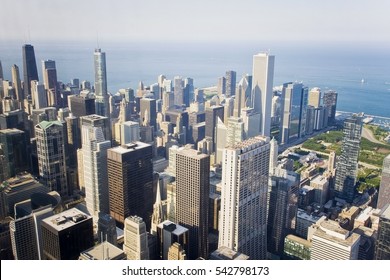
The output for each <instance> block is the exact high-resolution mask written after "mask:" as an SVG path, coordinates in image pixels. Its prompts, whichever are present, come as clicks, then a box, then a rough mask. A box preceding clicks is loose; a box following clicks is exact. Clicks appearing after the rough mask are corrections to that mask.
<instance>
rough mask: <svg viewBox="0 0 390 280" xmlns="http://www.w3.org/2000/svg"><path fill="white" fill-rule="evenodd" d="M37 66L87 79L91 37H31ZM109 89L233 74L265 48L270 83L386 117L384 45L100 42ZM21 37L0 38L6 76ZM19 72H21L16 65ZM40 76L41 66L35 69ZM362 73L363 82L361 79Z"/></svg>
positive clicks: (389, 60) (388, 80)
mask: <svg viewBox="0 0 390 280" xmlns="http://www.w3.org/2000/svg"><path fill="white" fill-rule="evenodd" d="M32 44H33V45H34V48H35V54H36V59H37V62H38V64H39V65H38V71H39V72H40V71H41V66H40V61H41V60H43V59H52V60H55V61H56V64H57V75H58V79H59V80H61V81H63V82H69V81H70V79H72V78H79V79H80V80H89V81H92V82H93V80H94V73H93V51H94V48H95V47H96V43H94V42H91V43H88V42H83V43H80V42H77V43H75V42H63V43H53V42H50V43H45V42H32ZM100 47H101V48H102V50H103V51H105V52H106V59H107V76H108V87H109V91H110V92H112V93H115V92H116V91H117V90H118V89H120V88H125V87H132V88H136V87H137V85H138V83H139V81H141V80H142V81H143V82H144V84H145V85H149V84H152V83H155V82H156V81H157V76H158V75H160V74H164V75H165V76H167V77H168V78H173V77H174V76H177V75H179V76H182V77H192V78H194V83H195V86H196V87H207V86H212V85H216V83H217V79H218V77H219V76H223V75H224V73H225V71H226V70H235V71H236V72H237V75H238V77H237V80H239V77H240V76H241V75H243V74H245V73H251V72H252V56H253V54H256V53H257V52H260V51H264V50H268V48H270V49H271V53H272V54H274V55H275V56H276V60H275V75H274V85H275V86H276V85H280V84H282V83H284V82H289V81H302V82H303V83H304V84H305V85H307V86H308V87H315V86H316V87H320V88H321V89H323V90H326V89H333V90H336V91H337V92H338V93H339V99H338V107H337V109H338V110H341V111H350V112H361V111H363V112H365V113H366V114H370V115H379V116H384V117H390V109H389V105H390V51H388V50H389V49H390V48H387V47H385V46H378V45H374V46H370V45H367V44H366V45H341V46H340V45H332V44H328V45H320V44H302V45H298V44H292V43H290V44H289V43H249V42H242V43H237V42H235V43H213V44H210V43H201V42H197V43H159V42H148V43H139V42H137V43H134V42H133V43H129V42H120V43H104V44H101V45H100ZM21 48H22V43H5V42H0V60H1V62H2V65H3V70H4V75H5V77H6V78H7V79H10V78H11V73H10V69H11V65H12V64H17V65H18V66H19V68H20V69H21V71H22V68H23V67H22V54H21ZM21 75H22V73H21ZM40 77H42V74H41V73H40ZM362 79H364V81H365V82H364V83H362V82H361V81H362Z"/></svg>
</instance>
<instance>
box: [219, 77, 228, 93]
mask: <svg viewBox="0 0 390 280" xmlns="http://www.w3.org/2000/svg"><path fill="white" fill-rule="evenodd" d="M217 92H218V95H219V96H221V95H223V94H225V93H226V78H225V77H219V78H218V84H217Z"/></svg>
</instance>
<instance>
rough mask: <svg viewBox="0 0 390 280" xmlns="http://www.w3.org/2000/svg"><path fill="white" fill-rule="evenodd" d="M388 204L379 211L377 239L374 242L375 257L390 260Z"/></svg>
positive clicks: (389, 208) (389, 212)
mask: <svg viewBox="0 0 390 280" xmlns="http://www.w3.org/2000/svg"><path fill="white" fill-rule="evenodd" d="M389 235H390V204H387V205H386V206H384V207H383V209H382V211H381V212H380V213H379V230H378V239H377V241H376V244H375V259H377V260H390V244H389Z"/></svg>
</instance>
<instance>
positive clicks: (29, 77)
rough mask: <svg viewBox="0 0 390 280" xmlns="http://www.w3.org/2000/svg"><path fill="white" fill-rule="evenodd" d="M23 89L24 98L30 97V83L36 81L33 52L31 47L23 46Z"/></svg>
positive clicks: (36, 74)
mask: <svg viewBox="0 0 390 280" xmlns="http://www.w3.org/2000/svg"><path fill="white" fill-rule="evenodd" d="M22 53H23V77H24V80H23V88H24V98H27V96H29V95H31V81H33V80H36V81H38V80H39V78H38V70H37V63H36V61H35V52H34V47H33V46H32V45H23V48H22Z"/></svg>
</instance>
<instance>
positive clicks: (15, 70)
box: [11, 64, 24, 109]
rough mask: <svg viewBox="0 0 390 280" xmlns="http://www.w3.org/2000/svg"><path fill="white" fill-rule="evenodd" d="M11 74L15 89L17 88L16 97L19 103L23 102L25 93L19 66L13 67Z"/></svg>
mask: <svg viewBox="0 0 390 280" xmlns="http://www.w3.org/2000/svg"><path fill="white" fill-rule="evenodd" d="M11 74H12V84H13V87H14V88H15V95H16V99H17V100H18V101H19V102H23V100H24V92H23V91H22V84H21V81H20V72H19V67H18V66H17V65H15V64H14V65H12V69H11ZM22 108H23V106H21V108H20V109H22Z"/></svg>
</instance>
